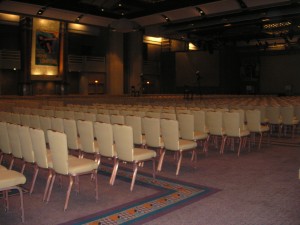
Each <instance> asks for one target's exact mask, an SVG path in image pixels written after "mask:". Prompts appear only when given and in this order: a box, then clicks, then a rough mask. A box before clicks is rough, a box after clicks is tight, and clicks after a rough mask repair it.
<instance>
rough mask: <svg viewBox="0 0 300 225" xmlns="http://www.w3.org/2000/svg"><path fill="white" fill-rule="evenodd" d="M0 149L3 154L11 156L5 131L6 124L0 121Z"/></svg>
mask: <svg viewBox="0 0 300 225" xmlns="http://www.w3.org/2000/svg"><path fill="white" fill-rule="evenodd" d="M0 149H1V151H2V152H3V153H5V154H11V152H12V151H11V146H10V141H9V136H8V131H7V123H6V122H4V121H0Z"/></svg>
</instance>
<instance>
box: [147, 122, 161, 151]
mask: <svg viewBox="0 0 300 225" xmlns="http://www.w3.org/2000/svg"><path fill="white" fill-rule="evenodd" d="M142 124H143V127H144V132H145V138H146V144H147V146H149V147H155V148H156V147H161V135H160V134H161V132H160V119H159V118H151V117H143V118H142Z"/></svg>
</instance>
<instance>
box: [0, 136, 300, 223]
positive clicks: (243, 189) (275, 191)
mask: <svg viewBox="0 0 300 225" xmlns="http://www.w3.org/2000/svg"><path fill="white" fill-rule="evenodd" d="M273 139H275V140H276V142H277V143H276V142H275V140H274V141H273ZM299 143H300V137H299V136H297V137H296V138H294V139H291V138H288V137H283V138H277V137H273V138H272V144H271V145H270V146H267V145H266V144H264V145H263V146H262V149H261V150H257V149H252V150H251V152H248V151H242V153H241V155H240V157H239V158H237V156H236V153H233V152H231V151H230V150H229V149H227V150H226V151H225V154H224V155H219V153H218V151H217V149H215V148H214V147H213V146H210V147H209V153H208V155H207V156H206V157H205V156H204V155H203V154H201V153H199V157H198V162H197V168H196V169H194V168H193V167H192V166H191V163H190V155H186V156H185V157H184V160H183V164H182V168H181V171H180V174H179V176H177V177H176V176H175V170H176V165H175V162H174V160H173V157H172V155H166V158H165V159H166V160H165V163H164V165H163V169H162V172H160V173H159V174H158V175H159V176H162V177H167V178H169V179H171V180H174V179H175V180H178V181H179V183H180V182H183V183H192V184H194V185H196V186H200V187H201V186H202V187H214V188H217V189H220V190H221V191H219V192H216V193H214V194H213V195H210V196H208V197H206V198H203V199H201V200H200V201H194V202H190V204H188V205H185V206H184V207H181V208H179V209H176V210H174V211H171V212H169V213H167V214H163V215H162V216H159V217H155V218H151V220H149V221H147V222H146V224H149V225H150V224H151V225H152V224H172V225H175V224H176V225H177V224H178V225H179V224H198V225H199V224H200V225H233V224H243V225H247V224H249V225H250V224H251V225H253V224H254V225H282V224H285V225H286V224H288V225H299V224H300V210H299V209H300V179H299V167H300V145H299ZM15 169H17V170H18V169H20V168H19V167H16V168H15ZM140 171H141V172H146V173H149V172H150V171H151V165H150V164H147V163H146V164H145V165H144V167H143V168H140ZM141 174H142V173H141ZM25 175H26V177H28V183H26V185H25V187H27V188H28V187H29V185H30V181H31V178H32V168H27V170H26V173H25ZM89 178H90V177H88V176H87V177H84V178H83V179H81V181H80V182H81V184H82V185H81V192H80V194H79V195H78V196H76V194H75V192H72V193H71V198H70V202H69V208H68V210H67V211H66V212H64V211H63V204H64V200H65V194H66V187H67V180H66V179H64V182H63V186H62V187H59V185H55V186H54V188H53V193H52V196H51V200H50V202H49V203H48V204H46V203H44V202H42V195H43V189H44V187H45V181H46V172H41V173H40V174H39V176H38V178H37V184H36V188H35V190H34V193H33V194H32V195H31V196H30V195H29V194H25V197H24V201H25V223H24V225H37V224H39V225H56V224H62V223H67V222H68V221H74V220H76V219H78V218H84V217H86V216H88V215H93V214H97V213H98V212H100V211H102V212H105V211H108V210H111V209H118V207H120V205H126V203H130V202H134V201H136V200H137V199H143V198H148V197H149V196H153V195H155V194H156V193H157V190H155V189H153V188H151V187H150V186H149V187H147V185H139V184H138V183H137V184H136V185H135V187H134V190H133V192H130V190H129V188H130V184H129V183H128V182H127V181H125V180H123V179H116V182H115V185H114V186H110V185H109V177H108V176H106V175H105V174H99V184H100V185H99V187H100V195H99V200H98V201H96V200H95V199H94V190H93V184H92V183H91V182H90V179H89ZM1 203H2V202H1V200H0V224H1V225H16V224H22V223H21V220H20V211H19V205H18V204H19V201H18V197H17V196H12V197H11V198H10V211H9V212H4V207H3V204H1ZM71 224H72V223H71ZM96 224H98V223H96ZM101 224H105V223H101ZM137 224H139V223H138V222H137Z"/></svg>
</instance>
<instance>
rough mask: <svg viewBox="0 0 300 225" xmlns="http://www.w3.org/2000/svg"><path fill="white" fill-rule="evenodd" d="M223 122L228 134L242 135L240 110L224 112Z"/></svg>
mask: <svg viewBox="0 0 300 225" xmlns="http://www.w3.org/2000/svg"><path fill="white" fill-rule="evenodd" d="M223 124H224V129H225V132H226V135H227V136H233V137H237V136H240V130H241V128H240V113H239V112H224V113H223Z"/></svg>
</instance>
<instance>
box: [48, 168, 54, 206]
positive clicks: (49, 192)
mask: <svg viewBox="0 0 300 225" xmlns="http://www.w3.org/2000/svg"><path fill="white" fill-rule="evenodd" d="M55 177H56V173H55V172H54V174H53V177H52V180H51V184H50V187H49V191H48V196H47V203H48V202H49V199H50V196H51V192H52V188H53V183H54V181H55Z"/></svg>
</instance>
